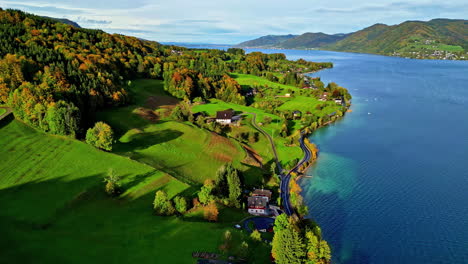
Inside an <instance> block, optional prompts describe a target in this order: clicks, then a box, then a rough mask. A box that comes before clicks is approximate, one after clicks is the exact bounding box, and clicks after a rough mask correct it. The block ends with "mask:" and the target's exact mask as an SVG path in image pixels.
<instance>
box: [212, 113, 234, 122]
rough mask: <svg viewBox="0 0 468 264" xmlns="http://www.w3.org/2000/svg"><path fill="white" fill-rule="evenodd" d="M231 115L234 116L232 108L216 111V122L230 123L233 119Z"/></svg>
mask: <svg viewBox="0 0 468 264" xmlns="http://www.w3.org/2000/svg"><path fill="white" fill-rule="evenodd" d="M233 117H234V110H232V109H228V110H225V111H218V112H216V122H218V123H220V124H223V125H229V124H231V123H232V121H233V120H232V119H233Z"/></svg>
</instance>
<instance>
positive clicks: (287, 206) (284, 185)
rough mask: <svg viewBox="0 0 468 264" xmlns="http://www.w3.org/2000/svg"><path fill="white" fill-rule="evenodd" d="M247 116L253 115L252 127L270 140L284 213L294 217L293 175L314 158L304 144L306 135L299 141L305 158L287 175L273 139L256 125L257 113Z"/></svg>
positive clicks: (302, 134)
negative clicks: (290, 192) (278, 174)
mask: <svg viewBox="0 0 468 264" xmlns="http://www.w3.org/2000/svg"><path fill="white" fill-rule="evenodd" d="M247 114H249V115H252V125H253V126H254V127H255V128H256V129H257V130H258V131H260V133H262V134H263V135H265V136H266V137H267V138H268V140H269V141H270V144H271V148H272V150H273V154H274V156H275V162H276V167H277V168H278V171H279V172H280V180H281V182H280V197H281V201H282V203H283V208H284V211H285V213H286V214H287V215H292V214H294V209H293V207H292V206H291V201H290V200H289V198H290V195H289V182H290V181H291V173H292V172H294V171H297V169H298V168H299V167H300V166H301V165H302V164H304V162H307V161H308V160H309V159H310V158H311V157H312V152H311V151H310V149H309V148H308V147H307V145H306V144H305V143H304V137H305V135H304V133H303V132H301V138H300V139H299V144H300V146H301V149H302V151H303V152H304V157H303V158H302V160H301V161H299V162H298V163H297V164H296V166H294V168H293V169H292V170H290V171H288V172H287V173H286V174H285V172H284V171H283V168H282V167H281V163H280V162H279V159H278V154H277V152H276V146H275V143H274V142H273V139H272V138H271V136H270V135H269V134H268V133H267V132H265V130H263V129H262V128H261V127H259V126H258V125H257V123H256V118H257V114H255V113H247Z"/></svg>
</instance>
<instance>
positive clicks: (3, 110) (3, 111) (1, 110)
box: [0, 108, 6, 116]
mask: <svg viewBox="0 0 468 264" xmlns="http://www.w3.org/2000/svg"><path fill="white" fill-rule="evenodd" d="M4 113H6V109H5V108H0V116H1V115H3V114H4Z"/></svg>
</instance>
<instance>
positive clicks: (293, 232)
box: [271, 214, 306, 264]
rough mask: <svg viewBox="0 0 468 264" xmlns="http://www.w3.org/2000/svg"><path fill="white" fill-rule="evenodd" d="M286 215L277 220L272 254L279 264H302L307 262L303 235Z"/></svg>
mask: <svg viewBox="0 0 468 264" xmlns="http://www.w3.org/2000/svg"><path fill="white" fill-rule="evenodd" d="M283 215H284V214H282V215H280V216H278V217H277V218H276V220H275V226H274V231H275V234H274V236H273V242H272V251H271V252H272V254H273V257H274V258H275V262H276V263H278V264H300V263H303V262H304V261H305V257H306V252H305V248H304V245H303V240H302V237H301V234H300V233H299V232H298V231H297V227H296V226H295V225H294V224H292V223H291V222H290V221H289V219H288V218H287V216H283Z"/></svg>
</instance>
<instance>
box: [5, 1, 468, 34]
mask: <svg viewBox="0 0 468 264" xmlns="http://www.w3.org/2000/svg"><path fill="white" fill-rule="evenodd" d="M465 1H466V0H450V1H447V0H412V1H410V2H403V1H402V0H380V1H371V0H362V1H355V0H334V1H330V0H314V1H313V3H311V2H310V1H309V0H289V1H287V2H286V1H284V0H255V1H252V0H238V1H226V2H223V3H222V4H220V3H219V2H218V1H215V0H198V1H193V0H171V1H162V0H99V1H98V0H80V1H76V0H18V1H16V0H0V6H1V7H3V8H19V9H22V10H25V11H27V12H32V13H35V14H38V15H45V16H51V17H57V18H68V19H70V20H73V21H76V22H78V23H80V25H82V26H83V27H89V28H99V29H102V30H104V31H107V32H111V33H120V34H128V35H135V36H138V37H142V38H145V39H149V40H156V41H166V42H168V41H178V42H181V41H182V42H198V43H201V42H205V43H238V42H241V41H244V40H248V39H252V38H256V37H260V36H263V35H269V34H275V35H279V34H281V35H282V34H302V33H304V32H325V33H347V32H352V31H356V30H359V29H362V28H364V27H368V26H370V25H373V24H375V23H385V24H390V25H392V24H397V23H401V22H403V21H406V20H430V19H433V18H440V17H444V18H464V17H466V14H468V5H466V3H465Z"/></svg>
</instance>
